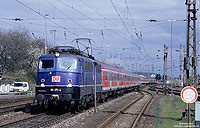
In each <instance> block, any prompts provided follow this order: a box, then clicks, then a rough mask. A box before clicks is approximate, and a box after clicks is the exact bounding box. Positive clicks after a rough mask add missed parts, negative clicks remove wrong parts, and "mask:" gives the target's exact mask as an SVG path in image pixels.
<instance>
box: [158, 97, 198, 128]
mask: <svg viewBox="0 0 200 128" xmlns="http://www.w3.org/2000/svg"><path fill="white" fill-rule="evenodd" d="M186 105H187V104H186V103H184V102H183V101H182V100H181V98H180V97H174V96H162V97H161V98H160V99H159V103H158V106H157V112H156V117H157V121H156V123H155V128H173V127H174V126H175V125H179V123H187V122H184V121H183V120H181V116H182V112H183V111H184V110H185V109H186ZM191 108H192V109H194V104H191Z"/></svg>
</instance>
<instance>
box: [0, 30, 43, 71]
mask: <svg viewBox="0 0 200 128" xmlns="http://www.w3.org/2000/svg"><path fill="white" fill-rule="evenodd" d="M43 47H44V45H43V44H42V43H41V41H40V40H38V39H33V38H32V37H31V36H30V33H29V31H27V30H21V29H19V30H12V31H9V32H0V57H1V60H2V69H3V72H12V73H20V74H24V73H26V72H30V71H35V70H36V66H37V59H38V57H39V56H40V55H41V54H42V53H43V50H42V48H43Z"/></svg>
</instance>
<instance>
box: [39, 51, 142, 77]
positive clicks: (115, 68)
mask: <svg viewBox="0 0 200 128" xmlns="http://www.w3.org/2000/svg"><path fill="white" fill-rule="evenodd" d="M63 57H74V58H83V59H84V60H87V61H91V62H97V63H98V64H100V65H102V66H104V67H106V69H112V70H114V71H120V72H124V73H128V74H134V75H136V76H138V75H137V74H135V73H132V72H130V71H126V70H124V69H120V68H117V67H114V66H112V65H109V64H106V63H103V62H100V61H97V60H93V59H91V58H88V57H84V56H81V55H76V54H69V53H68V54H66V53H65V54H62V53H61V54H59V56H56V55H55V54H46V55H42V56H40V58H63Z"/></svg>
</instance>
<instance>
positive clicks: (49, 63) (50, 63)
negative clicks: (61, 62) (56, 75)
mask: <svg viewBox="0 0 200 128" xmlns="http://www.w3.org/2000/svg"><path fill="white" fill-rule="evenodd" d="M53 67H54V60H53V59H41V60H40V62H39V69H51V68H53Z"/></svg>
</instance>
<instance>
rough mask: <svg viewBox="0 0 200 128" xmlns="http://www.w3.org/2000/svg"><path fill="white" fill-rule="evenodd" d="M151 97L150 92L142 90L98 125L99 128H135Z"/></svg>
mask: <svg viewBox="0 0 200 128" xmlns="http://www.w3.org/2000/svg"><path fill="white" fill-rule="evenodd" d="M153 97H154V96H153V95H152V94H151V93H149V92H146V91H143V93H142V96H140V97H139V98H138V99H136V100H134V101H133V102H132V103H130V104H128V105H127V106H125V107H124V108H123V109H122V110H120V111H118V112H117V113H116V114H114V115H113V116H112V117H111V118H109V119H108V120H106V121H105V122H104V123H103V124H102V125H101V126H99V128H110V127H115V128H117V127H118V128H121V127H132V128H135V127H136V126H137V123H138V122H139V120H140V118H141V116H142V114H143V112H144V111H145V110H146V108H147V106H148V105H149V103H150V102H151V100H152V99H153ZM141 106H142V107H141Z"/></svg>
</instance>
